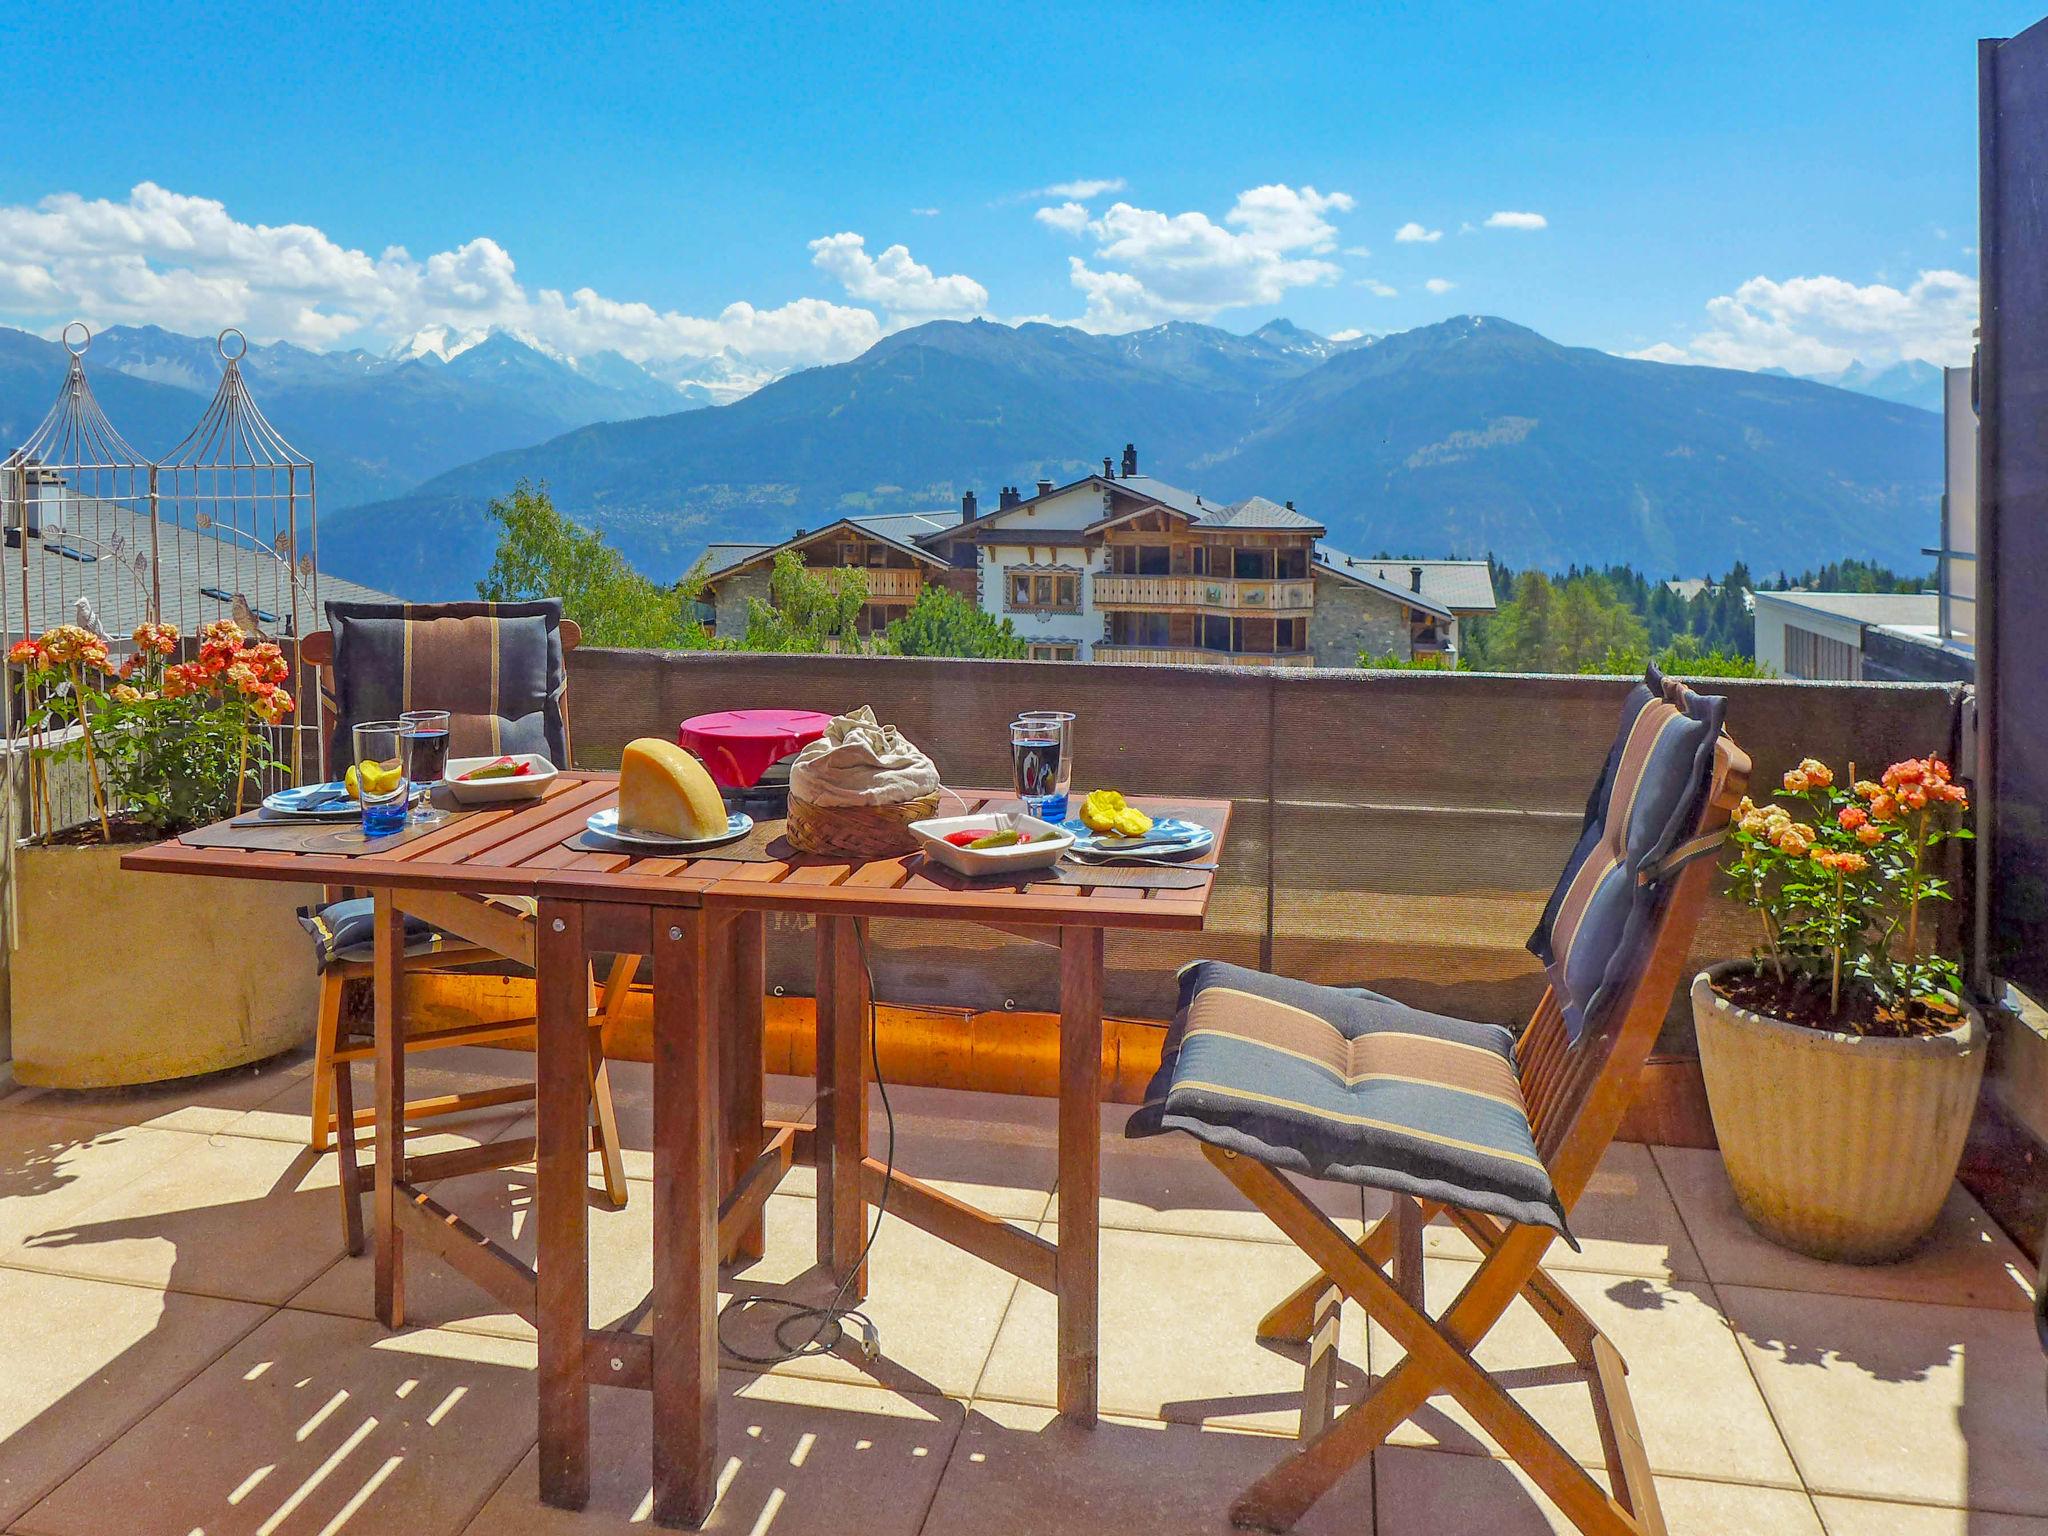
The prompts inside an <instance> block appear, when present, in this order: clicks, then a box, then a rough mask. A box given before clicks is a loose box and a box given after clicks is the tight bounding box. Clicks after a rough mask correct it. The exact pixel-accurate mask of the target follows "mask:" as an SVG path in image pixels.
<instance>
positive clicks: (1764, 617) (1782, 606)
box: [1756, 592, 1863, 677]
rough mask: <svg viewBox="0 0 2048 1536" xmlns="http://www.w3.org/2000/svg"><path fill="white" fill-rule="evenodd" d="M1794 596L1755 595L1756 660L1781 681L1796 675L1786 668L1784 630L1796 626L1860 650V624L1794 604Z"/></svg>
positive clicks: (1861, 637)
mask: <svg viewBox="0 0 2048 1536" xmlns="http://www.w3.org/2000/svg"><path fill="white" fill-rule="evenodd" d="M1796 596H1797V595H1796V594H1788V595H1786V596H1784V597H1780V596H1779V595H1777V594H1776V593H1772V592H1759V593H1757V594H1756V659H1757V660H1758V661H1759V662H1761V663H1762V664H1763V665H1764V666H1767V667H1769V668H1770V669H1771V670H1772V671H1773V672H1775V673H1777V674H1778V676H1780V677H1792V676H1794V675H1795V674H1794V673H1793V672H1792V671H1791V670H1790V669H1788V668H1787V667H1786V665H1785V626H1786V625H1788V624H1790V625H1795V626H1797V627H1798V628H1800V629H1804V630H1808V631H1810V632H1812V633H1813V634H1816V635H1826V636H1827V637H1828V638H1829V639H1831V640H1839V641H1841V642H1842V643H1843V644H1844V645H1847V646H1852V647H1854V648H1855V649H1856V650H1858V651H1860V650H1862V649H1863V625H1862V622H1861V621H1860V620H1857V619H1849V618H1843V617H1841V616H1840V615H1837V614H1832V613H1823V612H1822V611H1821V610H1820V609H1818V608H1809V607H1807V606H1805V605H1804V604H1802V603H1800V602H1798V601H1796Z"/></svg>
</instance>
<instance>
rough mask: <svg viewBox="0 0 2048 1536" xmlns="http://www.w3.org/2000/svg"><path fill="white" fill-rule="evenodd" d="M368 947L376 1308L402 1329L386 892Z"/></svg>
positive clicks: (397, 1054)
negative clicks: (376, 1132)
mask: <svg viewBox="0 0 2048 1536" xmlns="http://www.w3.org/2000/svg"><path fill="white" fill-rule="evenodd" d="M371 902H372V905H371V928H370V945H371V950H372V955H373V958H372V961H371V964H372V965H373V967H374V968H375V969H374V976H373V979H372V982H371V992H372V998H373V1004H374V1009H375V1013H376V1024H375V1030H376V1050H377V1087H376V1099H375V1105H376V1109H375V1113H376V1119H377V1124H378V1125H379V1126H381V1127H383V1134H381V1135H380V1136H378V1138H377V1147H376V1154H375V1156H376V1167H377V1198H376V1201H375V1209H376V1229H377V1257H376V1281H375V1286H376V1307H377V1320H378V1321H379V1322H381V1323H382V1324H383V1325H384V1326H385V1327H386V1328H399V1327H403V1326H404V1324H405V1253H404V1249H403V1246H402V1244H403V1242H404V1239H403V1238H402V1237H401V1236H400V1235H399V1231H398V1174H399V1169H400V1167H401V1165H402V1164H403V1163H404V1161H405V1027H404V1021H403V1020H401V1019H400V1018H399V1016H398V978H399V972H400V971H401V970H402V969H403V967H404V965H405V923H404V921H403V920H402V919H401V918H400V917H399V915H398V909H397V908H396V907H394V906H392V904H391V892H390V891H388V890H384V889H379V890H378V891H376V892H375V893H374V894H373V896H372V898H371Z"/></svg>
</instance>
